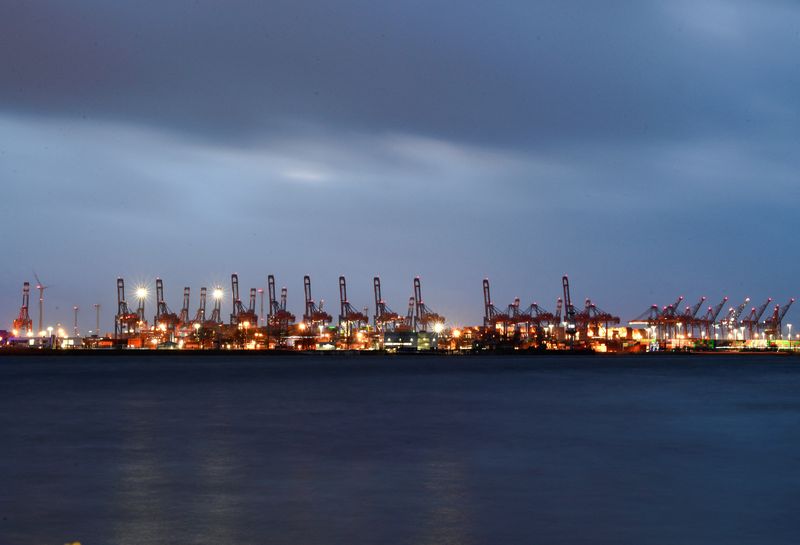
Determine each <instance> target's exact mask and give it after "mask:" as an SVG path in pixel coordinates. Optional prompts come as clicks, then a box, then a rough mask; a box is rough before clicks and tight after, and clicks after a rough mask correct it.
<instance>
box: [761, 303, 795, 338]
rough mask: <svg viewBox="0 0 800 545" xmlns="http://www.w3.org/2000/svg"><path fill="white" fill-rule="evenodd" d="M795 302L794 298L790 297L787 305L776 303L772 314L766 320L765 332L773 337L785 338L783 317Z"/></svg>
mask: <svg viewBox="0 0 800 545" xmlns="http://www.w3.org/2000/svg"><path fill="white" fill-rule="evenodd" d="M793 303H794V298H792V299H789V302H788V303H786V304H785V305H783V306H781V305H775V309H774V310H773V312H772V316H770V317H769V318H767V319H766V320H764V334H765V335H766V336H767V337H769V338H773V339H780V338H783V318H784V317H785V316H786V313H787V312H789V308H790V307H791V306H792V304H793Z"/></svg>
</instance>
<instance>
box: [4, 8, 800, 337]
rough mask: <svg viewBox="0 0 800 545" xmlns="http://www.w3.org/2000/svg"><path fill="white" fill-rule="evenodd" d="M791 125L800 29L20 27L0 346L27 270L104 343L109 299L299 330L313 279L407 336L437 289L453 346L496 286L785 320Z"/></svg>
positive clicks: (441, 20) (514, 11)
mask: <svg viewBox="0 0 800 545" xmlns="http://www.w3.org/2000/svg"><path fill="white" fill-rule="evenodd" d="M799 105H800V4H798V3H796V2H764V1H758V2H756V1H753V2H745V1H741V2H737V1H730V2H724V1H701V0H686V1H680V0H670V1H664V2H640V1H630V2H602V3H598V2H589V1H587V2H561V1H552V2H533V1H530V0H523V1H509V2H496V1H491V2H490V1H486V2H480V1H471V2H442V1H436V0H424V1H416V0H408V1H403V2H375V1H374V0H370V1H368V0H364V1H361V2H359V1H353V0H339V1H336V2H331V1H313V2H302V1H297V0H286V1H280V2H275V1H252V2H244V1H231V0H228V1H225V2H221V1H217V2H209V1H191V2H185V1H170V2H145V1H137V2H110V3H109V2H107V1H100V0H98V1H94V2H92V1H72V2H62V1H53V2H31V1H19V0H4V1H3V2H2V3H0V185H1V187H0V217H2V226H3V260H2V268H0V313H1V315H2V316H3V317H4V318H3V319H2V326H0V329H2V328H3V326H5V327H9V326H10V323H11V320H12V319H13V318H14V317H15V316H16V313H17V310H18V308H19V304H20V289H21V286H22V282H23V281H25V280H30V281H31V282H32V283H34V278H33V273H32V271H33V270H34V269H35V270H36V272H37V273H38V274H39V276H40V277H41V279H42V280H43V281H44V283H45V284H49V285H50V286H51V287H50V288H49V290H48V292H47V311H46V314H47V321H48V322H55V321H56V320H60V321H62V322H64V323H66V324H70V325H71V323H72V319H71V309H72V306H73V305H79V306H80V307H81V308H82V309H83V310H82V314H81V316H82V319H81V325H82V329H84V330H86V329H89V327H92V325H93V323H94V318H93V312H92V310H91V305H92V304H93V303H98V302H99V303H101V304H102V305H103V317H104V318H103V326H104V328H106V329H107V328H111V327H113V307H114V305H115V286H114V284H115V279H116V277H117V276H123V277H125V278H126V280H127V281H128V284H129V286H130V287H129V299H133V296H132V293H131V292H132V289H131V288H132V286H133V284H135V283H137V282H149V283H150V284H151V285H152V284H153V283H154V278H155V277H156V276H161V277H162V278H163V279H164V281H165V285H166V291H167V298H168V303H169V304H170V306H172V307H173V310H175V309H176V307H179V306H180V299H181V292H182V288H183V286H184V285H188V286H191V287H192V288H193V290H194V297H193V300H192V312H194V309H195V308H196V305H197V293H198V291H199V287H200V286H203V285H206V286H212V285H213V284H214V283H222V284H224V285H225V286H226V287H227V286H228V285H229V282H230V273H231V272H238V273H239V275H240V280H241V284H242V287H243V289H247V288H249V287H262V286H264V284H265V283H266V276H267V274H270V273H272V274H275V275H276V276H277V280H278V284H279V286H280V285H286V286H287V287H288V288H289V305H290V307H291V308H292V310H294V311H295V313H296V314H298V315H299V314H301V313H302V275H303V274H311V275H312V280H313V289H314V295H315V297H316V298H324V299H326V300H327V304H328V305H330V308H331V310H333V309H334V308H336V304H337V298H338V293H337V277H338V275H340V274H345V275H346V276H347V278H348V282H349V295H350V300H351V303H353V305H354V306H356V307H363V306H365V305H367V304H368V303H369V304H370V307H372V304H371V300H372V292H371V290H372V284H371V280H372V277H373V276H374V275H376V274H379V275H381V277H382V279H383V283H384V296H385V298H386V299H387V301H388V303H389V305H390V306H392V307H394V308H395V310H400V311H402V310H403V309H404V307H405V304H406V302H407V300H408V297H409V295H411V283H412V279H413V277H414V276H415V275H420V276H421V277H422V281H423V295H424V299H425V302H426V303H427V304H428V306H430V307H431V308H433V309H434V310H436V311H437V312H439V313H441V314H444V315H446V316H447V317H448V318H449V321H451V322H452V323H455V324H464V323H473V324H474V323H479V322H480V320H481V315H482V294H481V280H482V279H483V278H484V277H485V276H488V277H489V278H490V279H491V281H492V288H493V297H494V299H495V302H496V304H498V306H500V305H506V304H508V303H509V302H511V300H512V299H513V298H514V297H515V296H519V297H521V298H522V300H523V303H524V304H525V305H527V304H529V303H530V302H532V301H534V300H535V301H538V302H539V303H540V304H541V305H543V306H545V307H546V308H550V309H552V308H553V307H554V306H555V299H556V297H557V296H558V295H559V290H560V277H561V275H562V274H564V273H569V275H570V278H571V281H572V284H573V298H574V299H575V300H577V301H578V302H582V300H583V298H585V297H591V298H592V299H593V300H594V301H595V302H596V303H597V305H598V306H599V307H601V308H604V309H606V310H609V311H612V312H614V313H617V314H619V315H620V316H621V317H622V318H623V319H625V320H627V319H630V318H632V317H633V316H635V315H636V314H639V313H640V312H642V311H643V310H645V309H646V308H647V307H648V306H649V305H651V304H653V303H657V304H660V305H666V304H668V303H669V302H671V301H672V300H673V299H674V298H675V297H677V296H678V295H685V296H686V298H687V300H692V301H690V302H694V300H696V299H697V298H698V297H699V296H701V295H706V296H708V297H709V299H710V302H716V301H718V300H719V299H720V298H721V297H722V296H723V295H728V296H730V297H731V300H732V302H736V303H738V302H739V301H741V300H742V299H743V298H744V297H745V296H750V297H752V298H753V299H754V303H755V302H760V300H763V299H765V298H766V297H768V296H771V297H773V298H775V299H776V300H777V301H778V302H781V303H783V302H785V300H786V299H788V298H789V297H792V296H797V295H798V293H800V289H798V276H799V275H798V272H799V271H798V247H800V245H799V244H798V242H797V240H796V239H797V236H798V227H800V220H798V206H799V205H800V184H798V172H800V115H799V112H800V106H799ZM756 300H758V301H756ZM32 306H33V308H34V311H33V312H32V314H33V318H34V321H35V320H36V311H35V304H34V305H32ZM226 307H228V308H229V304H226ZM152 309H153V305H152V303H151V305H150V309H149V310H148V315H149V314H152V312H150V310H152ZM794 310H795V312H793V313H791V314H790V317H791V316H792V315H793V316H796V317H797V318H798V326H797V330H799V331H800V310H798V309H794ZM371 312H372V309H371ZM334 314H335V312H334ZM790 319H791V318H790Z"/></svg>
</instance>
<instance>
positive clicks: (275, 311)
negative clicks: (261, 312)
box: [267, 275, 295, 335]
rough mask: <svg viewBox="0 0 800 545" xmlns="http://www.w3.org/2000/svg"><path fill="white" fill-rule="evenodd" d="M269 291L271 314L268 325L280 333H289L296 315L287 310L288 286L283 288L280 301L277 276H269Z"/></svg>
mask: <svg viewBox="0 0 800 545" xmlns="http://www.w3.org/2000/svg"><path fill="white" fill-rule="evenodd" d="M267 291H268V292H269V315H268V316H267V325H268V327H270V329H271V330H275V331H277V332H278V334H279V335H285V334H287V332H288V330H289V324H290V323H292V322H294V320H295V316H294V314H292V313H291V312H289V311H288V310H286V298H287V290H286V288H285V287H284V288H281V300H280V301H278V299H277V297H276V294H275V276H273V275H269V276H268V277H267Z"/></svg>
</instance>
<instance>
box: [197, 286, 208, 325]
mask: <svg viewBox="0 0 800 545" xmlns="http://www.w3.org/2000/svg"><path fill="white" fill-rule="evenodd" d="M207 292H208V290H207V289H206V287H205V286H203V287H202V288H200V306H199V307H198V308H197V313H196V314H195V315H194V323H196V324H200V325H201V326H202V325H203V324H204V323H205V321H206V294H207Z"/></svg>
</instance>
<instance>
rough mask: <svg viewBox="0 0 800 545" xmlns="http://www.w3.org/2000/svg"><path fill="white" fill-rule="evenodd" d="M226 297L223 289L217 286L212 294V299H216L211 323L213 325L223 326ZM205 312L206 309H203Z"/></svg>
mask: <svg viewBox="0 0 800 545" xmlns="http://www.w3.org/2000/svg"><path fill="white" fill-rule="evenodd" d="M224 296H225V292H223V291H222V287H220V286H217V287H215V288H214V291H213V292H211V297H212V298H213V299H214V308H213V309H212V310H211V319H210V320H209V323H210V324H211V325H215V326H218V325H221V324H222V299H223V297H224ZM203 311H204V312H205V308H204V309H203Z"/></svg>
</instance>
